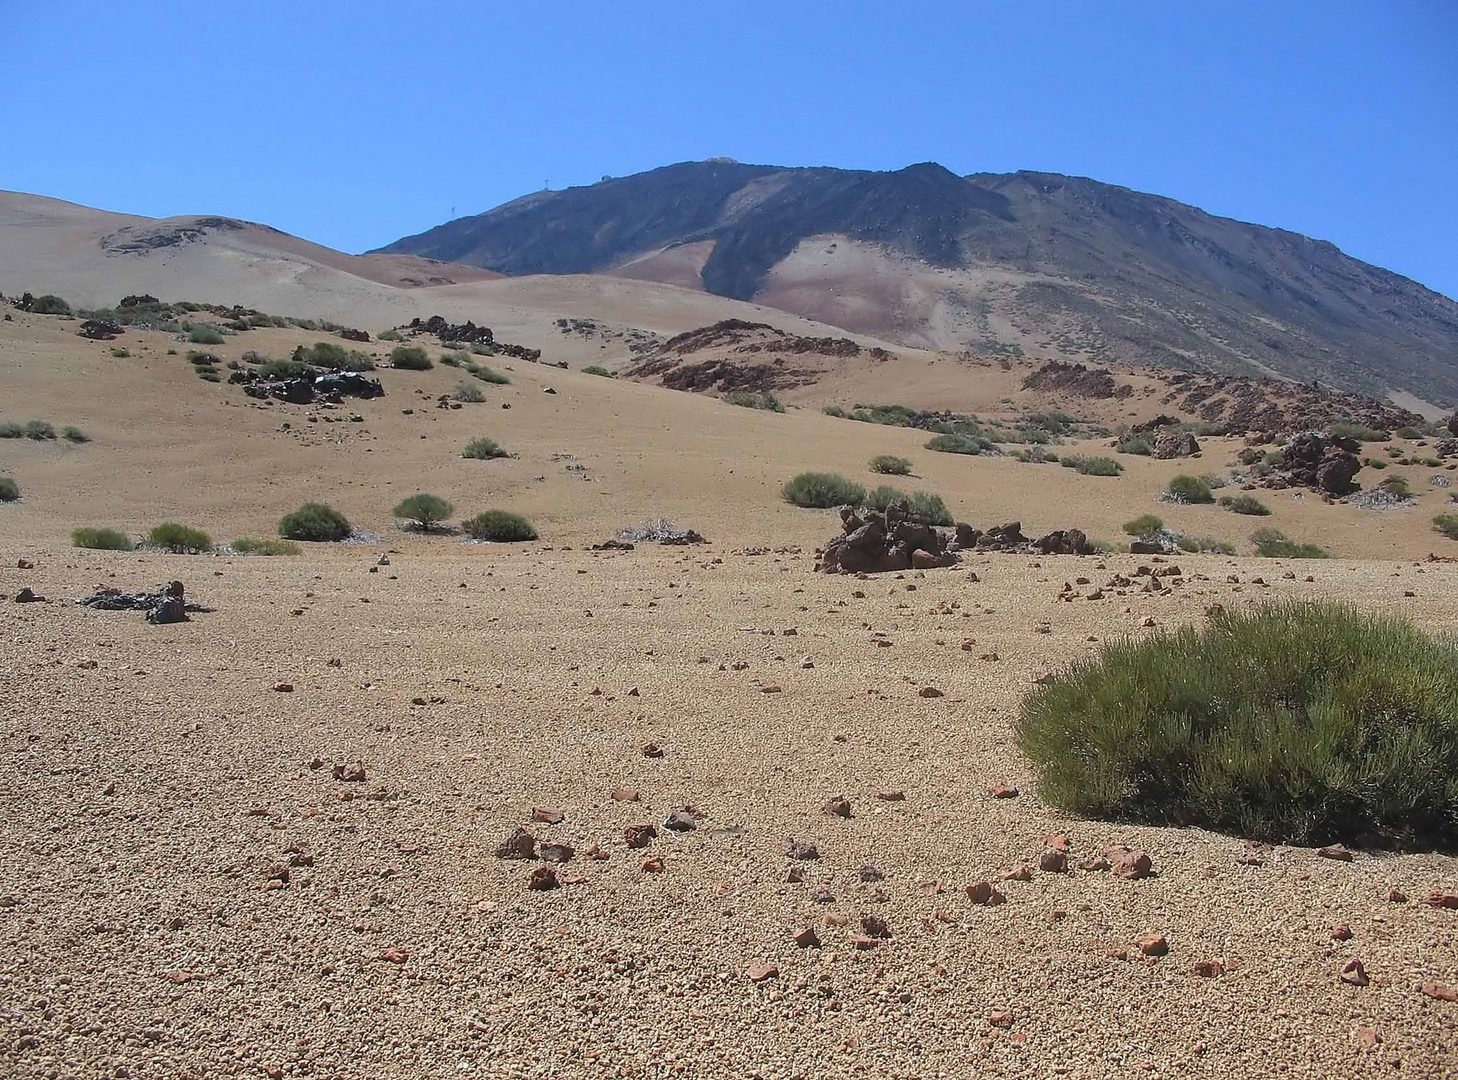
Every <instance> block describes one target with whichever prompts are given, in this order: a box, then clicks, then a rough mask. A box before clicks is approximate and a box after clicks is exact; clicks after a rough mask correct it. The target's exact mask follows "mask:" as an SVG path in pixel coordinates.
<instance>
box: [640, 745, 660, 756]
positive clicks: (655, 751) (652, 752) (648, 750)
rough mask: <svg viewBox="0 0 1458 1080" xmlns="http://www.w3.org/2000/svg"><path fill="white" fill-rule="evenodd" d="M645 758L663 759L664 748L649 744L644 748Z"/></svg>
mask: <svg viewBox="0 0 1458 1080" xmlns="http://www.w3.org/2000/svg"><path fill="white" fill-rule="evenodd" d="M643 756H644V757H649V758H661V757H662V756H663V748H662V747H661V746H659V745H658V744H657V743H648V744H647V745H646V746H644V747H643Z"/></svg>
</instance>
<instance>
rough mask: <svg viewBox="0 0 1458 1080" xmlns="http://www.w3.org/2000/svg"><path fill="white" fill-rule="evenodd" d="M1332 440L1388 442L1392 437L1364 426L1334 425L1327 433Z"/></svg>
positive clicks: (1376, 429)
mask: <svg viewBox="0 0 1458 1080" xmlns="http://www.w3.org/2000/svg"><path fill="white" fill-rule="evenodd" d="M1328 434H1330V435H1331V437H1332V438H1334V439H1356V440H1357V441H1358V442H1388V441H1389V440H1390V439H1391V438H1392V436H1391V434H1389V433H1388V432H1386V431H1382V430H1381V429H1379V428H1370V427H1368V426H1367V425H1366V424H1355V423H1346V422H1342V423H1336V424H1333V425H1332V426H1331V428H1330V430H1329V432H1328Z"/></svg>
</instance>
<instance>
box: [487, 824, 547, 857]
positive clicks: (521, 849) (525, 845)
mask: <svg viewBox="0 0 1458 1080" xmlns="http://www.w3.org/2000/svg"><path fill="white" fill-rule="evenodd" d="M496 857H497V858H498V859H535V858H536V857H537V840H536V837H534V836H533V835H532V834H531V833H529V832H527V831H526V830H525V829H517V830H516V831H515V832H513V833H512V834H511V835H510V836H508V837H507V838H506V839H505V840H503V841H502V842H501V844H500V846H498V847H497V849H496Z"/></svg>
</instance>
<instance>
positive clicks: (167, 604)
mask: <svg viewBox="0 0 1458 1080" xmlns="http://www.w3.org/2000/svg"><path fill="white" fill-rule="evenodd" d="M182 591H183V590H182V582H180V581H169V582H168V583H167V584H166V585H163V586H162V587H161V588H160V589H158V590H157V591H156V592H139V593H124V592H122V591H121V590H120V589H100V590H98V591H97V592H95V593H93V594H92V595H91V596H87V597H83V598H82V599H80V600H77V601H76V602H77V603H78V604H80V605H82V606H83V607H89V608H96V609H97V610H99V611H142V612H146V615H147V621H148V622H149V623H175V622H186V621H187V613H188V612H189V611H197V612H207V611H211V610H212V609H211V608H207V607H203V606H202V605H201V604H188V603H185V602H184V601H183V598H182Z"/></svg>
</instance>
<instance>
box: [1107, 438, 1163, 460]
mask: <svg viewBox="0 0 1458 1080" xmlns="http://www.w3.org/2000/svg"><path fill="white" fill-rule="evenodd" d="M1114 449H1115V450H1116V451H1117V452H1118V453H1120V454H1138V455H1140V456H1141V457H1149V456H1150V455H1151V454H1153V453H1154V441H1153V440H1152V439H1150V437H1149V436H1148V435H1143V434H1140V435H1125V436H1123V437H1121V438H1120V439H1119V441H1118V442H1117V443H1115V444H1114Z"/></svg>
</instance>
